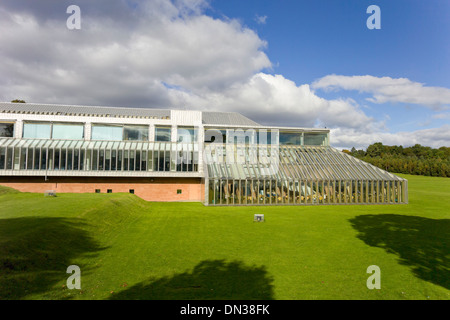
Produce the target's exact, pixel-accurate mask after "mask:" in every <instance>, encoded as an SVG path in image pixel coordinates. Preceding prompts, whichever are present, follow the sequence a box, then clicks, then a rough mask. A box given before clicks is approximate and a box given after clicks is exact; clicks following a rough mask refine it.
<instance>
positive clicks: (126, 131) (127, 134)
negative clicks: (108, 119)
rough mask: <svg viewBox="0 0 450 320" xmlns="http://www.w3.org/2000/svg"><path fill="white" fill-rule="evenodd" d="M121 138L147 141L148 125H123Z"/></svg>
mask: <svg viewBox="0 0 450 320" xmlns="http://www.w3.org/2000/svg"><path fill="white" fill-rule="evenodd" d="M123 140H138V141H148V126H124V127H123Z"/></svg>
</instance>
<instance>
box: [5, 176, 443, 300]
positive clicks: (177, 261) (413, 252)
mask: <svg viewBox="0 0 450 320" xmlns="http://www.w3.org/2000/svg"><path fill="white" fill-rule="evenodd" d="M402 176H404V177H406V178H407V179H408V180H409V200H410V203H409V204H408V205H370V206H368V205H352V206H298V207H293V206H286V207H282V206H276V207H205V206H203V205H202V204H200V203H149V202H145V201H143V200H141V199H140V198H138V197H136V196H134V195H131V194H58V195H57V197H44V195H42V194H33V193H20V192H16V191H13V190H11V189H8V188H3V187H0V299H449V298H450V263H449V261H450V249H449V248H450V200H449V194H450V180H449V179H447V178H430V177H420V176H407V175H402ZM255 213H263V214H264V215H265V220H266V221H265V222H261V223H255V222H253V215H254V214H255ZM72 264H75V265H78V266H79V267H80V269H81V290H76V289H74V290H69V289H68V288H67V287H66V279H67V278H68V277H69V274H67V273H66V269H67V267H68V266H69V265H72ZM370 265H377V266H379V267H380V270H381V289H380V290H376V289H374V290H369V289H368V288H367V286H366V281H367V278H368V277H369V276H370V274H368V273H366V270H367V267H368V266H370Z"/></svg>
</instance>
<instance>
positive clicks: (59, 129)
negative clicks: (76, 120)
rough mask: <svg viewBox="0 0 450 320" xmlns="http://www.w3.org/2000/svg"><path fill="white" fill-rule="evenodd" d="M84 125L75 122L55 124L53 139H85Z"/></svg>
mask: <svg viewBox="0 0 450 320" xmlns="http://www.w3.org/2000/svg"><path fill="white" fill-rule="evenodd" d="M83 136H84V126H83V125H74V124H56V123H55V124H53V130H52V138H53V139H72V140H79V139H83Z"/></svg>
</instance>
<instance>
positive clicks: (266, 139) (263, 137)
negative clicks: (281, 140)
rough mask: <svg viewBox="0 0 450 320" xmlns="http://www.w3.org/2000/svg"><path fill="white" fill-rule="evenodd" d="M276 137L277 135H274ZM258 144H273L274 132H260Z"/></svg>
mask: <svg viewBox="0 0 450 320" xmlns="http://www.w3.org/2000/svg"><path fill="white" fill-rule="evenodd" d="M274 137H275V134H274ZM258 144H272V132H271V131H270V130H267V131H263V130H259V131H258Z"/></svg>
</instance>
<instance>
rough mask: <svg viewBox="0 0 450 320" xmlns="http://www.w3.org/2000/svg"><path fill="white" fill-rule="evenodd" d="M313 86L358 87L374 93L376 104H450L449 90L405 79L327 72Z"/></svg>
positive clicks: (355, 88)
mask: <svg viewBox="0 0 450 320" xmlns="http://www.w3.org/2000/svg"><path fill="white" fill-rule="evenodd" d="M312 87H313V88H314V89H324V90H339V89H343V90H357V91H359V92H365V93H370V94H372V95H373V96H372V98H369V99H368V100H369V101H371V102H374V103H385V102H402V103H413V104H418V105H424V106H427V107H430V108H433V109H439V108H442V107H444V106H446V105H450V89H448V88H443V87H427V86H424V84H422V83H418V82H413V81H411V80H409V79H406V78H397V79H394V78H390V77H374V76H370V75H365V76H341V75H334V74H333V75H327V76H325V77H323V78H320V79H319V80H317V81H315V82H314V83H313V84H312Z"/></svg>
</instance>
